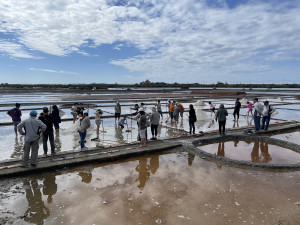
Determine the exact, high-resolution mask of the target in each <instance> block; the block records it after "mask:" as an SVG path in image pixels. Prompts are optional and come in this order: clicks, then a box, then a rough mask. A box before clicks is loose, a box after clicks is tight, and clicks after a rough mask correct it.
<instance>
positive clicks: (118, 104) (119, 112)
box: [115, 101, 121, 123]
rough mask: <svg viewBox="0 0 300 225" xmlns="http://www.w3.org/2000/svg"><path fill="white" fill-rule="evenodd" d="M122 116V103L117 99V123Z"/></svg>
mask: <svg viewBox="0 0 300 225" xmlns="http://www.w3.org/2000/svg"><path fill="white" fill-rule="evenodd" d="M120 117H121V105H120V102H119V101H117V103H116V105H115V123H117V119H118V122H119V119H120Z"/></svg>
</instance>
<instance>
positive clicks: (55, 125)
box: [51, 105, 61, 133]
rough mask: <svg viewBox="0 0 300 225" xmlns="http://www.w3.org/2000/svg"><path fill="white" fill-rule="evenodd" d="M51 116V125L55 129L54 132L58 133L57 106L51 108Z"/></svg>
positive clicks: (58, 117)
mask: <svg viewBox="0 0 300 225" xmlns="http://www.w3.org/2000/svg"><path fill="white" fill-rule="evenodd" d="M51 115H52V117H53V124H54V128H55V132H56V133H59V124H60V123H61V119H60V116H59V109H58V107H57V105H53V106H52V113H51Z"/></svg>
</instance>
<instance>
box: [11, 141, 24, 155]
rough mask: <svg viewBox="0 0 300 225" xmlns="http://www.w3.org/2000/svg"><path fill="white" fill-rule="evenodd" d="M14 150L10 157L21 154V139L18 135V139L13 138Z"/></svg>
mask: <svg viewBox="0 0 300 225" xmlns="http://www.w3.org/2000/svg"><path fill="white" fill-rule="evenodd" d="M14 147H15V150H14V152H13V153H12V154H11V156H10V158H19V157H20V156H21V155H22V152H21V151H22V148H23V139H22V137H20V140H18V137H17V136H16V138H15V146H14Z"/></svg>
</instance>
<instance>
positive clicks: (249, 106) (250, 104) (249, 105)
mask: <svg viewBox="0 0 300 225" xmlns="http://www.w3.org/2000/svg"><path fill="white" fill-rule="evenodd" d="M247 104H248V112H247V116H249V112H251V116H253V113H252V109H253V103H251V102H247Z"/></svg>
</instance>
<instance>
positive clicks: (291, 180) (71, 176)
mask: <svg viewBox="0 0 300 225" xmlns="http://www.w3.org/2000/svg"><path fill="white" fill-rule="evenodd" d="M299 180H300V172H290V173H268V172H259V171H250V170H240V169H237V168H230V167H227V166H223V167H218V166H217V164H216V163H213V162H207V161H205V160H202V159H201V158H199V157H197V156H195V155H192V154H189V153H187V152H185V151H184V150H183V149H174V150H173V151H170V152H165V153H163V154H153V155H145V156H141V157H136V158H131V159H128V160H123V161H119V162H115V163H109V164H108V163H104V164H93V165H89V166H82V167H76V168H65V169H64V170H57V171H54V172H47V173H41V174H36V175H29V176H25V177H19V178H14V179H2V180H0V184H1V185H0V212H1V213H0V223H1V224H5V223H7V224H87V225H92V224H101V225H103V224H105V225H106V224H172V225H173V224H277V222H278V221H279V220H282V219H285V218H286V215H287V214H288V213H290V212H292V211H293V210H295V209H297V206H296V205H295V204H294V202H296V201H297V200H299V197H300V196H299V191H298V190H299V188H300V182H299ZM292 219H293V217H292Z"/></svg>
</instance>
